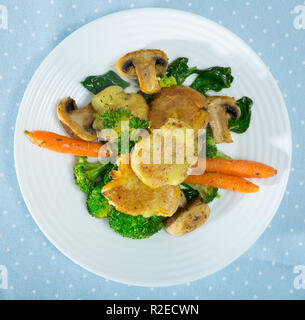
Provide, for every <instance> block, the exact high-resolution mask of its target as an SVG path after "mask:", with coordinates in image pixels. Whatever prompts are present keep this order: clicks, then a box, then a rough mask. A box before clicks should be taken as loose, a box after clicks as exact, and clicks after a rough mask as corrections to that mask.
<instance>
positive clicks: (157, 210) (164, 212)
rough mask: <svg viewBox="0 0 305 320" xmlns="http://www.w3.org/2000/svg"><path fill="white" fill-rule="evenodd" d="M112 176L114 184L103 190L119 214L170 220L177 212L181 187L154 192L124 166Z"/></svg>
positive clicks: (162, 188)
mask: <svg viewBox="0 0 305 320" xmlns="http://www.w3.org/2000/svg"><path fill="white" fill-rule="evenodd" d="M111 175H112V177H113V180H112V181H110V182H109V183H107V184H106V185H105V186H104V187H103V188H102V194H103V195H104V196H105V197H106V198H107V199H108V201H109V203H110V204H112V205H113V206H114V207H115V208H116V209H117V210H118V211H121V212H123V213H126V214H129V215H132V216H138V215H142V216H143V217H150V216H154V215H156V216H165V217H170V216H172V215H173V214H174V213H175V212H176V211H177V209H178V207H179V203H180V199H181V195H180V193H181V191H180V188H179V186H163V187H161V188H158V189H151V188H149V187H148V186H146V185H145V184H144V183H142V182H141V181H140V180H139V179H138V178H137V176H136V175H135V174H134V172H133V171H132V169H131V167H130V165H129V164H123V163H120V165H119V169H118V171H113V172H112V173H111Z"/></svg>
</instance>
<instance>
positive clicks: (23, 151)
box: [15, 9, 291, 286]
mask: <svg viewBox="0 0 305 320" xmlns="http://www.w3.org/2000/svg"><path fill="white" fill-rule="evenodd" d="M143 47H146V48H159V49H162V50H164V51H165V52H167V53H168V55H169V58H170V59H171V60H172V59H174V58H176V57H178V56H186V57H189V58H190V65H196V66H198V67H200V68H205V67H211V66H215V65H220V66H230V67H231V68H232V72H233V75H234V77H235V81H234V83H233V86H232V88H230V89H229V90H224V91H222V92H221V94H229V95H232V96H234V97H236V98H240V97H241V96H243V95H247V96H249V97H251V98H252V99H253V100H254V102H255V104H254V107H253V120H252V123H251V128H250V129H249V131H248V132H247V133H246V134H244V135H241V136H238V135H233V138H234V141H235V143H234V144H231V145H226V146H225V147H223V150H224V151H226V152H227V153H229V154H230V155H232V156H233V157H235V158H241V159H251V160H257V161H262V162H264V163H267V164H269V165H272V166H274V167H276V168H277V169H278V170H279V174H278V175H277V176H276V177H275V178H272V179H270V180H266V181H263V180H262V181H258V183H259V184H260V185H261V191H260V193H258V194H254V195H243V194H236V193H230V192H222V193H221V194H222V197H221V199H219V200H215V201H214V202H213V203H212V205H211V212H212V214H211V217H210V219H209V220H208V222H207V223H206V225H204V226H203V227H201V228H200V229H198V230H196V231H194V232H192V233H190V234H188V235H185V236H183V237H180V238H175V237H171V236H170V235H168V234H167V233H166V232H165V231H161V232H160V233H159V234H157V235H155V236H153V237H152V238H150V239H146V240H140V241H137V240H131V239H125V238H122V237H121V236H119V235H118V234H116V233H115V232H113V231H112V230H111V229H110V228H109V226H108V222H107V220H106V219H105V220H96V219H94V218H91V217H90V216H89V215H88V213H87V211H86V206H85V196H84V195H83V194H82V193H81V192H80V190H79V189H78V188H77V187H76V186H75V184H74V181H73V172H72V168H73V163H74V158H73V157H72V156H69V155H61V154H58V153H53V152H51V151H47V150H43V149H40V148H38V147H36V146H34V145H32V144H31V143H30V142H29V141H27V139H26V138H25V136H24V135H23V131H24V130H25V129H27V130H37V129H41V130H49V131H54V132H57V133H61V134H63V133H64V132H63V130H62V128H61V126H60V124H59V122H58V120H57V117H56V104H57V102H58V101H59V100H60V99H62V98H63V97H66V96H71V97H73V98H75V99H76V101H77V102H78V104H79V105H85V104H86V103H87V102H88V101H89V100H90V98H91V94H90V93H88V91H87V90H85V89H84V88H82V86H81V84H80V81H81V80H83V79H84V78H85V77H86V76H88V75H92V74H102V73H104V72H106V71H108V70H109V69H111V68H112V69H114V65H115V62H116V61H117V59H118V58H119V57H121V56H122V55H123V54H125V53H127V52H129V51H132V50H135V49H140V48H143ZM290 160H291V132H290V125H289V118H288V114H287V111H286V108H285V104H284V101H283V99H282V96H281V93H280V91H279V89H278V86H277V84H276V82H275V80H274V79H273V77H272V75H271V74H270V72H269V71H268V69H267V67H266V66H265V65H264V64H263V62H262V61H261V59H260V58H259V57H258V56H257V55H256V54H255V53H254V52H253V51H252V50H251V49H250V48H249V47H248V45H246V44H245V43H244V42H243V41H241V40H240V39H239V38H238V37H237V36H235V35H234V34H233V33H231V32H230V31H228V30H227V29H225V28H223V27H222V26H220V25H218V24H216V23H214V22H212V21H210V20H207V19H205V18H202V17H200V16H197V15H193V14H190V13H186V12H181V11H176V10H168V9H138V10H130V11H125V12H119V13H115V14H112V15H109V16H106V17H103V18H101V19H98V20H96V21H93V22H92V23H89V24H88V25H86V26H84V27H82V28H81V29H79V30H77V31H76V32H74V33H73V34H72V35H70V36H69V37H68V38H67V39H65V40H64V41H63V42H62V43H61V44H60V45H59V46H57V47H56V48H55V49H54V50H53V51H52V52H51V54H50V55H49V56H48V57H47V58H46V59H45V61H44V62H43V63H42V64H41V66H40V67H39V68H38V70H37V72H36V73H35V75H34V77H33V79H32V80H31V82H30V84H29V86H28V88H27V90H26V93H25V95H24V98H23V101H22V105H21V107H20V111H19V114H18V119H17V124H16V134H15V163H16V170H17V176H18V180H19V184H20V188H21V191H22V194H23V196H24V199H25V202H26V204H27V206H28V209H29V210H30V212H31V214H32V216H33V218H34V220H35V221H36V223H37V224H38V226H39V227H40V228H41V230H42V231H43V232H44V234H45V235H46V236H47V237H48V239H49V240H50V241H51V242H52V243H53V244H54V245H55V246H56V247H57V248H58V249H59V250H60V251H61V252H63V253H64V254H65V255H66V256H68V257H69V258H70V259H71V260H73V261H74V262H75V263H77V264H79V265H81V266H82V267H84V268H86V269H88V270H90V271H92V272H94V273H96V274H98V275H101V276H103V277H106V278H108V279H111V280H115V281H119V282H123V283H127V284H133V285H141V286H166V285H174V284H179V283H185V282H187V281H193V280H196V279H199V278H202V277H204V276H207V275H209V274H211V273H213V272H215V271H217V270H220V269H221V268H223V267H225V266H226V265H228V264H229V263H231V262H232V261H233V260H234V259H236V258H238V257H239V256H240V255H242V254H243V253H244V252H245V251H246V250H247V249H248V248H249V247H250V246H251V245H252V244H253V243H254V242H255V241H256V240H257V239H258V237H259V236H260V235H261V234H262V232H263V231H264V230H265V228H266V227H267V225H268V224H269V223H270V221H271V219H272V217H273V216H274V214H275V212H276V211H277V208H278V207H279V205H280V202H281V199H282V197H283V193H284V190H285V187H286V184H287V180H288V175H289V168H290Z"/></svg>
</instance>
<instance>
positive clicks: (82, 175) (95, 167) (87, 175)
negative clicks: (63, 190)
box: [74, 157, 108, 194]
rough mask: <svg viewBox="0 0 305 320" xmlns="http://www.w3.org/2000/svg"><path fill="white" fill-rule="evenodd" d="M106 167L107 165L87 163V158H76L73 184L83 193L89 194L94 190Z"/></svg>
mask: <svg viewBox="0 0 305 320" xmlns="http://www.w3.org/2000/svg"><path fill="white" fill-rule="evenodd" d="M107 167H108V164H103V163H100V162H96V163H92V162H88V160H87V157H78V161H77V163H76V164H75V165H74V178H75V183H76V184H77V185H78V186H79V188H80V189H81V190H82V191H83V192H84V193H86V194H90V193H91V191H92V190H93V189H94V188H95V186H96V183H97V181H98V178H100V177H101V175H102V174H103V171H104V170H105V169H106V168H107Z"/></svg>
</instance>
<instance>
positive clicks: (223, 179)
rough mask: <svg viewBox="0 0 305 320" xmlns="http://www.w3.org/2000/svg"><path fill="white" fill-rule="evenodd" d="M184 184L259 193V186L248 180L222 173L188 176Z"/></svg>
mask: <svg viewBox="0 0 305 320" xmlns="http://www.w3.org/2000/svg"><path fill="white" fill-rule="evenodd" d="M184 182H186V183H191V184H205V185H208V186H210V187H214V188H220V189H227V190H230V191H235V192H243V193H253V192H258V191H259V186H257V185H255V184H254V183H252V182H250V181H248V180H246V179H243V178H240V177H236V176H228V175H225V174H222V173H204V174H201V175H193V176H188V177H187V178H186V180H185V181H184Z"/></svg>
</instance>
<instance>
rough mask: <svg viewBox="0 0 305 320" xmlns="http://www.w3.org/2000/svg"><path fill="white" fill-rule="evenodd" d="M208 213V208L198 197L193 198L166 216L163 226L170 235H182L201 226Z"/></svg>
mask: <svg viewBox="0 0 305 320" xmlns="http://www.w3.org/2000/svg"><path fill="white" fill-rule="evenodd" d="M209 215H210V208H209V207H208V205H207V204H205V203H203V202H202V201H201V200H200V199H199V198H195V199H193V200H192V201H191V202H189V203H188V204H187V205H186V207H184V208H180V209H179V210H178V211H177V212H176V213H175V214H174V215H173V216H172V217H170V218H168V219H167V220H166V221H165V223H164V227H165V230H166V231H167V232H168V233H169V234H171V235H172V236H182V235H184V234H186V233H189V232H191V231H193V230H195V229H197V228H199V227H200V226H202V225H203V224H204V223H205V222H206V221H207V219H208V217H209Z"/></svg>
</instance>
